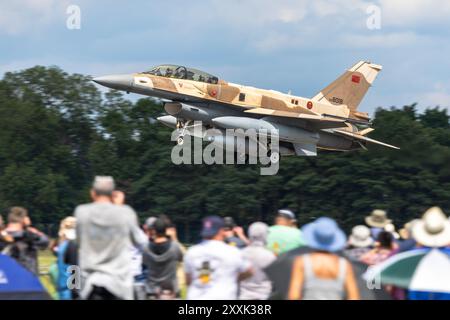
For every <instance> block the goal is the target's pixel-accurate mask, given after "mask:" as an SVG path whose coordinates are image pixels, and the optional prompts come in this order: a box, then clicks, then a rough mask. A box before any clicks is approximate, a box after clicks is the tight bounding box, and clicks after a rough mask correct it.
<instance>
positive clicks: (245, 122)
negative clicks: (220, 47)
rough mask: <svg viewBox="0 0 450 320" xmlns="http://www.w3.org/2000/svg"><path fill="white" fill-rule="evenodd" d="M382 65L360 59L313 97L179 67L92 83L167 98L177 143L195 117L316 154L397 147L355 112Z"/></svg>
mask: <svg viewBox="0 0 450 320" xmlns="http://www.w3.org/2000/svg"><path fill="white" fill-rule="evenodd" d="M381 69H382V67H381V66H380V65H377V64H373V63H371V62H368V61H360V62H358V63H356V64H355V65H354V66H353V67H351V68H350V69H348V70H346V71H345V72H344V73H343V74H342V75H341V76H340V77H339V78H337V79H336V80H335V81H333V82H332V83H331V84H329V85H328V86H326V87H325V88H324V89H322V90H321V91H320V92H319V93H317V94H316V95H315V96H313V97H311V98H303V97H299V96H295V95H292V94H286V93H282V92H279V91H274V90H266V89H259V88H254V87H250V86H244V85H239V84H235V83H231V82H227V81H225V80H222V79H219V78H218V77H217V76H214V75H211V74H209V73H206V72H203V71H200V70H197V69H193V68H188V67H185V66H180V65H159V66H157V67H154V68H152V69H151V70H148V71H144V72H138V73H133V74H121V75H108V76H102V77H97V78H94V79H93V81H95V82H96V83H98V84H101V85H103V86H106V87H109V88H112V89H117V90H123V91H126V92H128V93H129V92H134V93H138V94H142V95H146V96H151V97H156V98H160V99H162V101H164V109H165V111H166V112H167V115H164V116H161V117H159V118H158V120H159V121H160V122H162V123H163V124H165V125H167V126H169V127H172V128H178V129H179V132H180V134H179V137H178V140H177V143H178V144H182V143H183V137H184V135H185V134H191V133H192V128H193V126H194V122H196V121H201V123H202V130H203V131H202V132H205V129H209V128H215V129H218V130H221V131H225V130H226V129H244V130H247V129H255V130H260V129H266V130H276V132H278V138H279V151H280V155H298V156H316V155H317V150H318V149H321V150H333V151H350V150H357V149H366V145H367V144H368V143H374V144H379V145H382V146H385V147H389V148H394V149H399V148H397V147H395V146H392V145H389V144H386V143H383V142H380V141H377V140H374V139H371V138H368V137H367V134H368V133H369V132H372V131H373V130H374V129H373V128H371V122H370V119H369V115H368V114H367V113H365V112H360V111H358V106H359V104H360V103H361V100H362V99H363V97H364V95H365V94H366V93H367V90H368V89H369V87H370V86H371V85H372V83H373V82H374V80H375V78H376V77H377V75H378V73H379V72H380V71H381ZM203 138H204V136H203ZM223 143H224V144H226V143H227V140H225V139H224V140H223ZM224 149H225V148H224Z"/></svg>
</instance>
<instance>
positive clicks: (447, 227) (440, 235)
mask: <svg viewBox="0 0 450 320" xmlns="http://www.w3.org/2000/svg"><path fill="white" fill-rule="evenodd" d="M412 235H413V237H414V239H415V240H416V241H417V242H418V243H419V244H421V245H424V246H426V247H435V248H437V247H445V246H448V245H450V221H449V220H448V219H447V217H446V216H445V214H444V213H443V212H442V210H441V208H439V207H432V208H430V209H428V210H427V211H426V212H425V213H424V215H423V217H422V219H421V220H420V221H417V222H416V223H414V225H413V227H412Z"/></svg>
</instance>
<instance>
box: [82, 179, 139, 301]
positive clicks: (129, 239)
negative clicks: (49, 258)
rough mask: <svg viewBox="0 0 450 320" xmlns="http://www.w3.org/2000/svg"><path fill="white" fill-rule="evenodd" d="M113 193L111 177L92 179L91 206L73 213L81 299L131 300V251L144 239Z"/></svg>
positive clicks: (132, 216) (127, 209) (119, 196)
mask: <svg viewBox="0 0 450 320" xmlns="http://www.w3.org/2000/svg"><path fill="white" fill-rule="evenodd" d="M114 189H115V184H114V179H113V178H112V177H101V176H98V177H96V178H95V180H94V184H93V186H92V189H91V197H92V200H93V202H92V203H88V204H83V205H79V206H78V207H77V208H76V209H75V214H74V215H75V217H76V219H77V229H76V230H77V231H76V233H77V237H76V239H77V246H78V262H79V267H80V271H81V288H80V289H81V291H80V296H81V298H82V299H88V300H117V299H124V300H132V299H133V298H134V297H133V264H132V251H131V247H132V246H135V247H137V248H138V249H141V250H142V249H143V248H145V247H146V246H147V244H148V239H147V237H146V236H145V234H144V232H143V231H142V230H141V229H140V228H139V224H138V219H137V215H136V213H135V212H134V210H133V209H132V208H131V207H130V206H128V205H125V204H122V203H124V194H123V193H121V192H117V191H114ZM116 203H117V204H116Z"/></svg>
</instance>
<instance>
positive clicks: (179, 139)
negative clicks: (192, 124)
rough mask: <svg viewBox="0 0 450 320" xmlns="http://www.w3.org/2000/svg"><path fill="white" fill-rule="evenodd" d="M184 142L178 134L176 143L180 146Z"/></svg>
mask: <svg viewBox="0 0 450 320" xmlns="http://www.w3.org/2000/svg"><path fill="white" fill-rule="evenodd" d="M183 143H184V137H182V136H180V137H178V139H177V145H179V146H182V145H183Z"/></svg>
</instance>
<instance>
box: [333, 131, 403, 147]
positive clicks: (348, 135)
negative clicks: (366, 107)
mask: <svg viewBox="0 0 450 320" xmlns="http://www.w3.org/2000/svg"><path fill="white" fill-rule="evenodd" d="M332 132H333V133H337V134H341V135H344V136H347V137H352V138H355V139H357V140H361V141H366V142H370V143H375V144H379V145H382V146H385V147H388V148H392V149H397V150H399V149H400V148H399V147H396V146H393V145H390V144H387V143H384V142H381V141H378V140H375V139H370V138H368V137H365V136H362V135H360V134H357V133H353V132H348V131H341V130H332Z"/></svg>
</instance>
